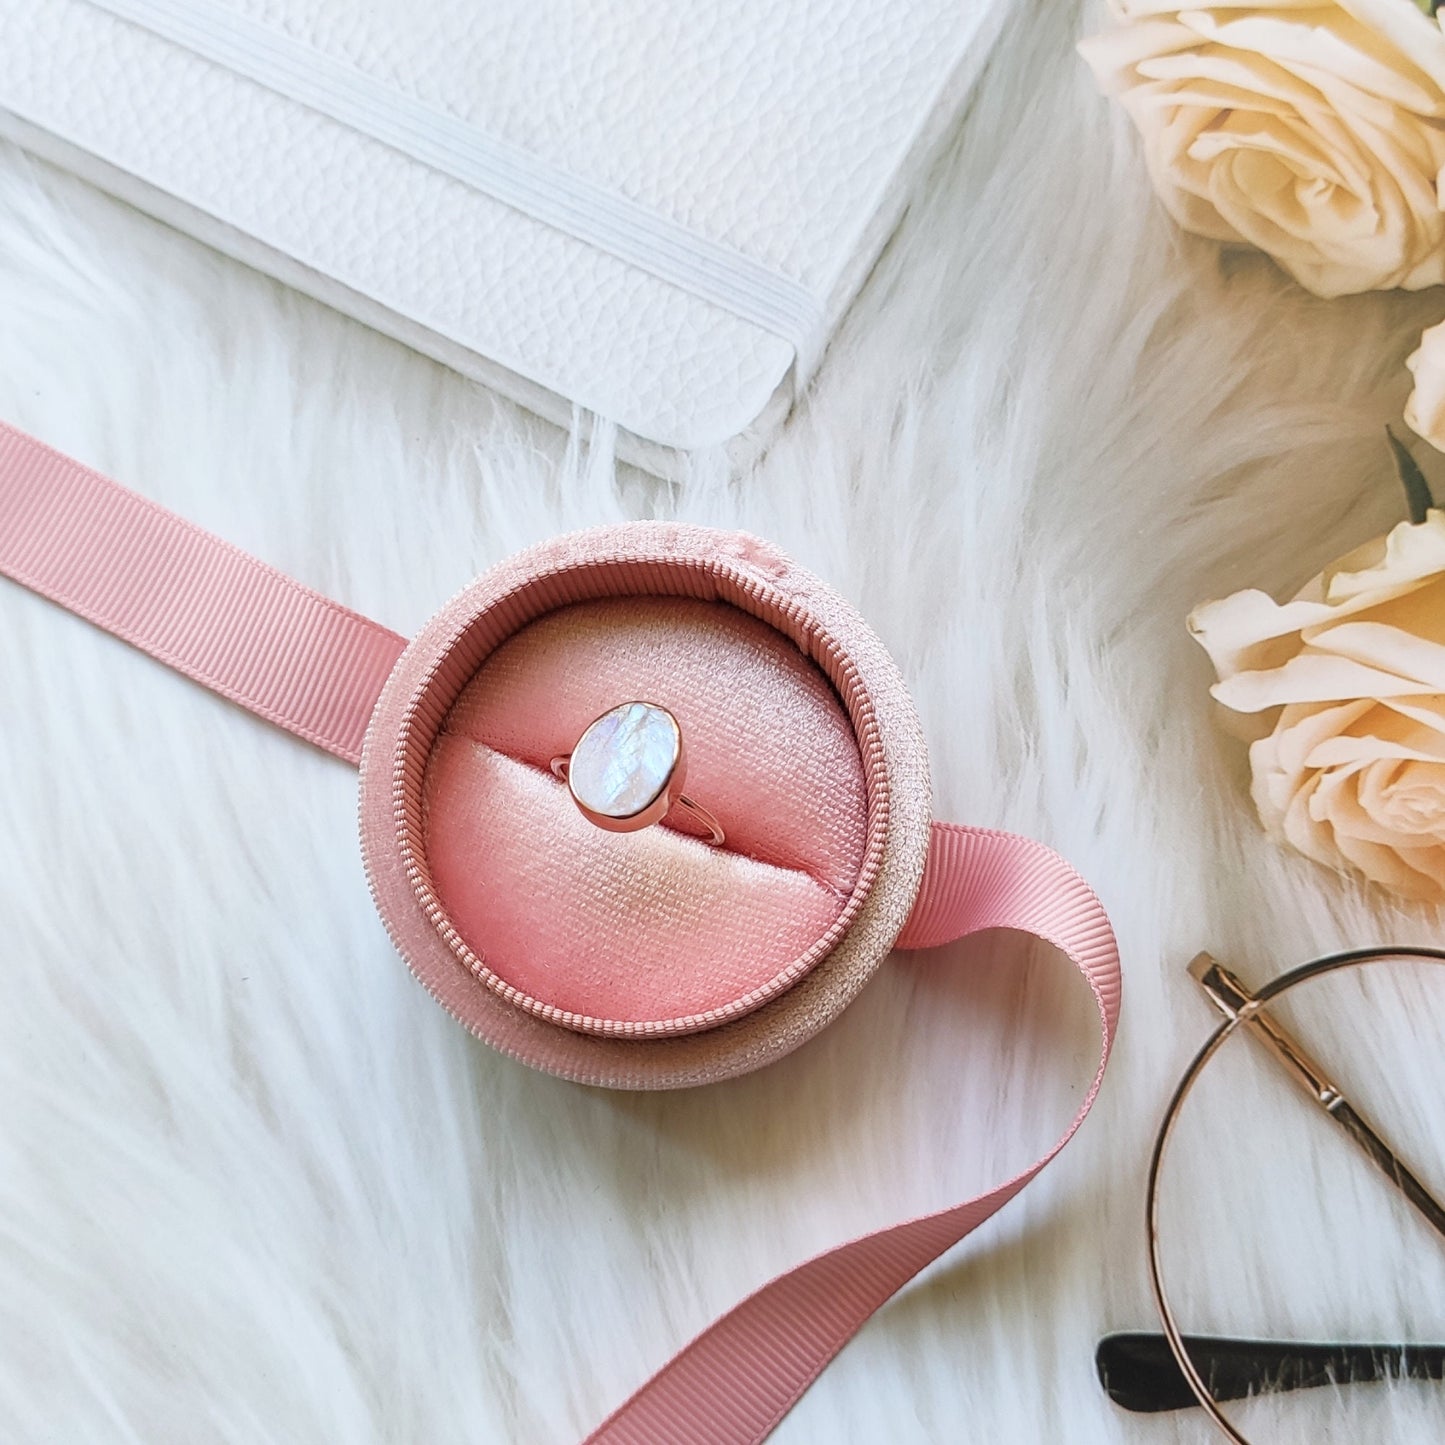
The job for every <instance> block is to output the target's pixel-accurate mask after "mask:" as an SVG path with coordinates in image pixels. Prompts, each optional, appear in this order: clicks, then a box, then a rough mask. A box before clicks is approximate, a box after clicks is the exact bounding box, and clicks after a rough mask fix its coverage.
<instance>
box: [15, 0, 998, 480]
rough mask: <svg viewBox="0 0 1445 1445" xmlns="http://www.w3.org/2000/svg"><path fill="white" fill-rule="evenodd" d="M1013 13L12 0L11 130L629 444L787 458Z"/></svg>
mask: <svg viewBox="0 0 1445 1445" xmlns="http://www.w3.org/2000/svg"><path fill="white" fill-rule="evenodd" d="M1005 4H1006V0H692V3H689V0H671V3H669V0H480V3H468V0H0V134H4V135H7V136H9V137H10V138H11V139H14V140H16V141H18V142H20V143H21V144H22V145H24V146H26V147H28V148H29V149H31V150H33V151H35V152H37V153H38V154H40V155H42V156H44V157H45V158H47V159H49V160H52V161H55V162H58V163H59V164H61V165H64V166H66V167H67V168H69V169H71V170H74V171H76V172H78V173H79V174H80V175H82V176H84V177H85V178H87V179H88V180H90V181H92V182H94V183H95V184H97V185H99V186H101V187H103V188H105V189H106V190H109V191H111V192H113V193H115V194H116V195H118V196H120V197H122V198H123V199H125V200H127V201H130V202H131V203H133V204H134V205H136V206H138V207H140V208H141V209H142V210H145V211H148V212H150V213H151V214H153V215H155V216H158V217H160V218H161V219H162V220H165V221H167V222H169V223H171V224H172V225H175V226H177V227H179V228H180V229H182V230H184V231H187V232H189V233H191V234H192V235H195V236H198V237H200V238H201V239H203V240H205V241H207V242H209V243H211V244H213V245H215V246H217V247H218V248H220V249H221V250H223V251H226V252H228V253H230V254H231V255H234V256H236V257H239V258H240V259H242V260H243V261H246V262H247V263H249V264H252V265H254V266H256V267H258V268H260V269H261V270H263V271H266V272H268V273H270V274H272V275H274V276H277V277H279V278H281V279H282V280H284V281H287V282H289V283H291V284H293V285H295V286H297V287H298V288H300V289H301V290H303V291H306V292H309V293H310V294H312V295H314V296H317V297H319V298H320V299H322V300H323V301H326V302H327V303H329V304H331V305H333V306H336V307H337V308H339V309H340V310H342V311H345V312H348V313H350V314H351V315H354V316H356V317H358V318H360V319H361V320H363V321H366V322H368V323H370V324H372V325H374V326H376V327H378V328H379V329H380V330H382V331H385V332H387V333H389V334H390V335H393V336H396V337H398V338H399V339H401V340H402V341H405V342H406V343H408V344H409V345H411V346H414V347H416V348H417V349H418V350H420V351H423V352H425V353H427V354H428V355H431V356H434V357H436V358H438V359H439V360H441V361H444V362H446V363H447V364H449V365H452V366H454V367H456V368H457V369H458V370H460V371H462V372H465V373H467V374H468V375H471V376H474V377H477V378H478V379H480V380H482V381H484V382H486V383H487V384H489V385H491V386H494V387H496V388H497V389H499V390H500V391H502V392H504V393H505V394H507V395H509V396H512V397H514V398H515V399H517V400H519V401H521V402H523V403H524V404H525V405H527V406H530V407H531V408H533V409H534V410H536V411H539V412H541V413H542V414H543V415H546V416H551V417H553V418H554V419H557V420H559V421H566V420H567V418H568V417H569V416H570V414H571V411H572V408H573V407H574V406H577V405H580V406H582V407H585V408H587V409H589V410H592V411H595V412H597V413H599V414H600V415H602V416H605V417H607V418H609V419H610V420H612V421H615V422H616V423H617V424H618V425H619V427H621V428H622V429H623V432H624V451H625V452H626V453H627V454H629V455H630V456H631V457H632V458H633V459H634V460H637V461H640V462H642V463H643V464H644V465H648V466H651V467H653V469H654V470H662V471H668V470H671V465H670V463H671V462H672V461H675V455H674V453H675V451H676V450H682V451H691V450H695V449H698V448H703V447H713V446H718V445H728V446H730V447H731V449H732V451H733V454H734V457H735V459H736V460H738V461H742V460H745V459H746V456H747V455H749V454H751V453H752V452H755V451H756V450H757V449H758V448H759V447H760V446H762V445H764V444H765V443H766V441H767V440H768V438H769V436H770V435H771V434H772V433H773V431H774V430H775V429H776V428H777V426H778V425H780V423H781V421H782V420H783V418H784V417H785V416H786V415H787V412H788V410H789V408H790V407H791V405H792V402H793V399H794V397H795V396H796V395H797V393H798V391H799V389H800V388H801V387H802V386H803V385H805V384H806V382H807V380H808V378H809V376H810V374H811V373H812V371H813V370H814V368H815V367H816V365H817V363H818V360H819V357H820V355H821V354H822V352H823V350H824V348H825V347H826V345H827V342H828V339H829V337H830V336H831V334H832V333H833V331H834V329H835V327H836V326H837V324H838V321H839V320H840V318H841V317H842V315H843V313H844V311H845V310H846V309H847V307H848V305H849V303H850V302H851V301H852V299H853V297H854V296H855V294H856V293H857V291H858V288H859V287H860V286H861V284H862V282H863V280H864V278H865V276H866V275H867V273H868V270H869V268H870V267H871V266H872V264H873V262H874V261H875V260H876V258H877V255H878V252H879V251H880V250H881V249H882V247H883V244H884V242H885V241H886V240H887V238H888V236H889V234H890V233H891V231H892V230H893V228H894V227H895V226H896V224H897V222H898V219H899V216H900V215H901V213H902V211H903V208H904V206H905V205H906V204H907V201H908V198H909V194H910V191H911V189H912V188H913V187H914V186H915V185H916V184H917V183H918V182H919V180H920V179H921V175H922V172H923V168H924V166H925V165H926V163H927V161H928V160H929V158H930V157H931V156H932V154H933V153H934V152H935V150H936V149H937V147H938V144H939V142H940V141H941V140H942V139H943V138H944V137H945V136H946V135H947V134H948V132H949V130H950V129H951V127H952V125H953V123H954V122H955V121H956V119H957V117H958V114H959V112H960V110H961V108H962V105H963V102H964V100H965V98H966V96H967V93H968V90H969V88H970V86H971V84H972V82H973V80H974V79H975V78H976V75H977V73H978V70H979V68H980V67H981V65H982V61H983V58H984V55H985V53H986V52H987V49H988V47H989V44H990V42H991V41H992V39H993V37H994V34H995V33H996V30H997V28H998V21H999V19H1000V18H1001V12H1002V10H1003V9H1004V7H1005Z"/></svg>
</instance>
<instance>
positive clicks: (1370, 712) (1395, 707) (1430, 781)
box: [1189, 511, 1445, 902]
mask: <svg viewBox="0 0 1445 1445" xmlns="http://www.w3.org/2000/svg"><path fill="white" fill-rule="evenodd" d="M1189 626H1190V630H1191V631H1192V632H1193V633H1194V635H1195V637H1196V638H1197V639H1198V640H1199V642H1200V643H1201V644H1202V645H1203V646H1204V648H1205V650H1206V651H1207V652H1208V653H1209V655H1210V657H1211V659H1212V660H1213V662H1214V666H1215V669H1216V670H1217V671H1218V673H1219V679H1220V680H1219V682H1218V683H1217V684H1215V686H1214V688H1213V689H1212V691H1213V693H1214V696H1215V697H1217V698H1218V699H1219V701H1220V702H1222V703H1224V704H1225V706H1226V707H1229V708H1233V709H1234V710H1235V711H1237V712H1241V713H1255V714H1264V715H1265V719H1264V720H1265V725H1266V726H1268V725H1270V723H1271V721H1272V731H1271V732H1270V733H1269V735H1268V736H1267V737H1264V738H1262V739H1261V740H1260V741H1259V742H1256V743H1255V744H1254V745H1253V747H1251V749H1250V754H1249V760H1250V766H1251V769H1252V771H1253V774H1254V787H1253V794H1254V801H1255V804H1256V806H1257V807H1258V808H1259V814H1260V817H1261V818H1262V819H1263V821H1264V824H1265V826H1266V828H1268V829H1269V830H1270V831H1271V832H1272V833H1274V834H1276V835H1277V836H1280V837H1283V838H1284V839H1286V840H1287V841H1288V842H1290V843H1291V844H1293V845H1294V846H1295V847H1296V848H1298V849H1299V850H1300V851H1301V852H1303V853H1307V854H1308V855H1309V856H1310V857H1311V858H1316V859H1318V860H1319V861H1320V862H1322V863H1328V864H1331V865H1332V866H1334V867H1337V868H1339V867H1345V868H1354V869H1357V870H1358V871H1359V872H1361V873H1363V874H1364V875H1365V876H1366V877H1367V878H1371V879H1373V880H1374V881H1375V882H1377V883H1382V884H1384V885H1385V886H1386V887H1387V888H1392V889H1394V890H1395V891H1396V892H1399V893H1403V894H1405V895H1407V896H1409V897H1413V898H1424V899H1429V900H1432V901H1435V902H1440V901H1445V511H1431V512H1430V513H1429V514H1428V515H1427V516H1426V519H1425V520H1424V521H1423V522H1420V523H1418V524H1414V525H1412V524H1410V523H1408V522H1406V523H1402V524H1401V525H1400V526H1398V527H1396V528H1395V530H1394V531H1393V532H1391V533H1390V534H1389V536H1388V537H1382V538H1379V539H1377V540H1376V541H1374V542H1371V543H1369V544H1368V545H1367V546H1365V547H1362V548H1360V549H1359V550H1358V551H1356V552H1353V553H1351V554H1350V555H1349V556H1348V557H1345V558H1342V559H1341V560H1340V561H1339V562H1337V563H1336V564H1335V565H1334V566H1333V567H1332V568H1330V569H1329V570H1328V571H1327V572H1325V573H1324V574H1323V575H1322V576H1321V577H1317V578H1316V579H1315V580H1314V581H1313V582H1311V583H1310V584H1309V586H1308V587H1306V588H1305V589H1304V591H1303V592H1301V593H1300V595H1299V596H1298V597H1296V598H1295V599H1294V600H1293V601H1292V602H1287V603H1285V604H1284V605H1282V606H1281V605H1280V604H1278V603H1275V602H1273V601H1272V600H1271V599H1270V598H1269V597H1267V596H1266V595H1265V594H1264V593H1262V592H1254V591H1250V592H1239V593H1236V594H1235V595H1234V596H1232V597H1227V598H1225V599H1224V600H1223V601H1221V602H1209V603H1206V604H1205V605H1204V606H1203V607H1200V608H1199V609H1198V610H1197V611H1196V612H1195V613H1194V615H1193V616H1192V617H1191V618H1190V619H1189Z"/></svg>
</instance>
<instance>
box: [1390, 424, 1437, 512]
mask: <svg viewBox="0 0 1445 1445" xmlns="http://www.w3.org/2000/svg"><path fill="white" fill-rule="evenodd" d="M1385 435H1386V436H1387V437H1389V439H1390V450H1391V451H1392V452H1393V453H1394V454H1395V471H1396V473H1397V474H1398V475H1399V478H1400V485H1401V486H1402V487H1404V489H1405V500H1406V501H1407V502H1409V504H1410V520H1411V521H1412V522H1414V523H1415V525H1416V526H1419V524H1420V523H1421V522H1423V521H1424V520H1425V514H1426V512H1428V511H1429V510H1430V509H1431V508H1432V507H1433V506H1434V505H1435V499H1434V497H1432V496H1431V495H1430V483H1429V482H1427V481H1426V480H1425V473H1424V472H1422V471H1421V470H1420V464H1419V463H1418V462H1417V461H1416V460H1415V458H1414V457H1412V456H1411V455H1410V449H1409V448H1408V447H1407V446H1406V445H1405V443H1404V442H1402V441H1401V440H1400V438H1399V437H1397V436H1396V435H1395V433H1394V432H1393V431H1392V430H1391V429H1390V428H1389V427H1386V428H1385Z"/></svg>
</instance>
